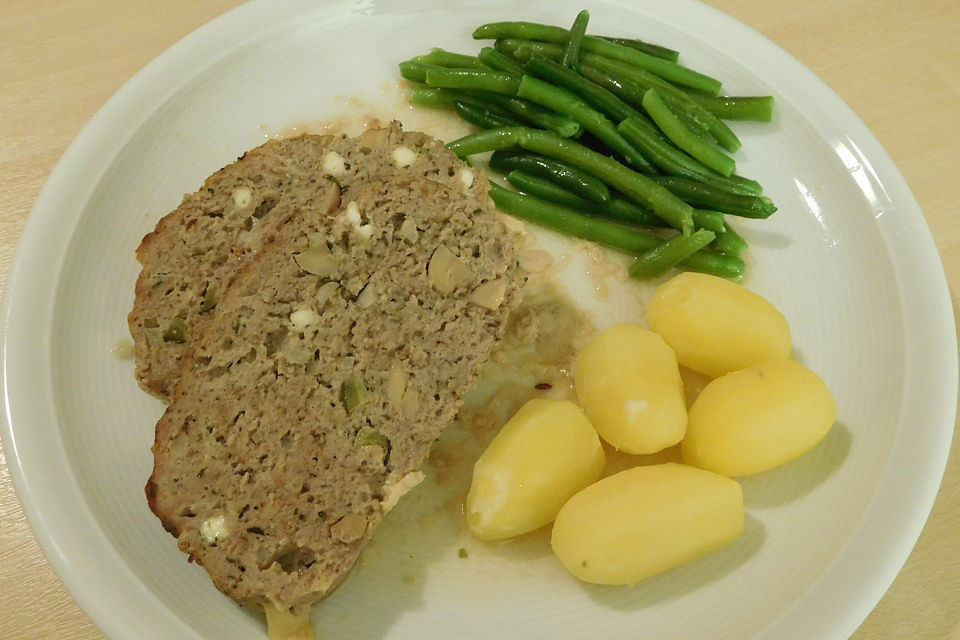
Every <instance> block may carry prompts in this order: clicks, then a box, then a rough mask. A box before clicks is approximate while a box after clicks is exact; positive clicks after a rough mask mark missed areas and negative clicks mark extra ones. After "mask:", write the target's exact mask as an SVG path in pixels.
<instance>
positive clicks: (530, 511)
mask: <svg viewBox="0 0 960 640" xmlns="http://www.w3.org/2000/svg"><path fill="white" fill-rule="evenodd" d="M603 462H604V455H603V447H601V445H600V439H599V438H598V437H597V432H596V431H595V430H594V428H593V427H592V426H591V425H590V422H589V421H588V420H587V417H586V416H585V415H583V411H581V410H580V407H578V406H577V405H575V404H574V403H572V402H570V401H567V400H530V401H529V402H527V403H526V404H525V405H523V407H521V408H520V410H519V411H518V412H517V413H516V414H515V415H514V416H513V417H512V418H510V420H509V421H508V422H507V424H505V425H504V426H503V428H502V429H501V430H500V433H498V434H497V436H496V437H495V438H494V439H493V441H492V442H491V443H490V446H488V447H487V449H486V450H485V451H484V452H483V453H482V454H481V455H480V458H479V459H478V460H477V464H476V466H475V467H474V468H473V483H472V484H471V485H470V493H469V494H467V524H468V526H469V527H470V531H471V532H472V533H473V535H475V536H476V537H478V538H480V539H481V540H497V539H501V538H509V537H511V536H516V535H520V534H521V533H526V532H528V531H533V530H534V529H538V528H539V527H542V526H543V525H545V524H549V523H550V522H552V521H553V519H554V518H555V517H556V515H557V512H558V511H559V510H560V507H561V506H563V503H564V502H566V501H567V500H568V499H569V498H570V496H572V495H573V494H575V493H576V492H577V491H580V489H583V488H584V487H586V486H587V485H589V484H590V483H591V482H593V481H595V480H596V479H597V478H599V477H600V472H601V471H602V470H603Z"/></svg>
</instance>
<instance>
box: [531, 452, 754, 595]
mask: <svg viewBox="0 0 960 640" xmlns="http://www.w3.org/2000/svg"><path fill="white" fill-rule="evenodd" d="M741 533H743V495H742V493H741V491H740V485H739V484H738V483H737V482H735V481H734V480H730V479H729V478H725V477H723V476H720V475H717V474H715V473H711V472H709V471H703V470H701V469H696V468H694V467H689V466H686V465H683V464H676V463H669V464H660V465H654V466H649V467H635V468H633V469H628V470H626V471H621V472H620V473H618V474H616V475H612V476H610V477H608V478H604V479H603V480H601V481H599V482H597V483H595V484H592V485H590V486H589V487H587V488H586V489H584V490H583V491H581V492H580V493H578V494H577V495H575V496H573V497H572V498H571V499H570V501H569V502H567V503H566V504H565V505H563V508H562V509H561V510H560V513H559V514H558V515H557V519H556V522H554V524H553V534H552V537H551V539H550V545H551V546H552V547H553V551H554V553H556V554H557V557H558V558H559V559H560V562H562V563H563V566H564V567H566V568H567V570H568V571H569V572H570V573H572V574H573V575H575V576H576V577H578V578H580V579H581V580H584V581H586V582H593V583H596V584H633V583H635V582H637V581H639V580H642V579H644V578H647V577H649V576H652V575H654V574H657V573H660V572H661V571H664V570H666V569H669V568H670V567H675V566H677V565H679V564H683V563H684V562H688V561H690V560H693V559H694V558H697V557H699V556H702V555H704V554H705V553H709V552H710V551H713V550H714V549H718V548H720V547H722V546H723V545H725V544H727V543H728V542H730V541H732V540H734V539H735V538H737V537H738V536H739V535H740V534H741Z"/></svg>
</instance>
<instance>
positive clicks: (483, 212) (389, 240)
mask: <svg viewBox="0 0 960 640" xmlns="http://www.w3.org/2000/svg"><path fill="white" fill-rule="evenodd" d="M478 177H479V176H478ZM320 188H322V187H320ZM343 205H344V206H342V207H341V209H340V210H339V211H337V212H336V214H335V215H333V216H331V215H329V214H328V213H327V211H326V210H325V209H324V208H323V207H320V208H318V209H315V210H304V211H301V212H300V215H297V216H291V217H287V218H286V219H284V220H282V221H281V222H280V224H279V227H278V232H277V235H276V237H275V239H274V240H273V241H272V242H270V243H268V244H267V245H265V246H264V248H263V250H262V251H261V252H260V253H259V255H257V256H256V257H255V258H254V259H253V260H251V261H250V262H249V264H248V265H247V266H246V267H244V269H243V270H242V271H241V272H240V273H239V274H238V275H237V277H236V279H235V280H234V282H233V284H232V285H231V286H230V288H229V289H228V290H227V291H226V292H225V294H224V295H223V298H222V299H221V301H220V304H219V306H218V312H217V314H216V315H215V316H214V317H213V318H212V320H211V321H210V322H209V323H208V324H207V326H206V327H205V328H204V331H203V334H202V335H201V336H200V337H199V338H198V340H197V342H196V343H195V344H194V346H193V354H192V361H191V362H189V363H188V364H187V365H186V366H185V367H184V370H183V373H182V377H181V378H180V381H179V383H178V385H177V387H176V389H175V392H174V394H173V399H172V403H171V405H170V406H169V407H168V408H167V410H166V413H165V414H164V415H163V417H162V418H161V420H160V421H159V423H158V424H157V429H156V441H155V444H154V447H153V451H154V469H153V475H152V476H151V477H150V480H149V481H148V483H147V487H146V493H147V497H148V500H149V503H150V507H151V509H152V510H153V512H154V513H155V514H156V515H157V516H158V517H159V518H160V519H161V521H162V522H163V524H164V526H165V527H166V529H167V530H168V531H170V532H171V533H172V534H173V535H174V536H176V537H177V538H178V545H179V547H180V549H181V550H182V551H184V552H185V553H188V554H190V557H191V558H192V559H194V560H196V561H197V562H198V563H200V564H201V565H203V567H204V568H206V570H207V572H208V573H209V574H210V577H211V578H212V579H213V582H214V583H215V584H216V586H217V587H218V588H219V589H220V590H221V591H223V592H224V593H226V594H228V595H230V596H231V597H233V598H235V599H236V600H238V601H239V602H241V603H244V604H246V605H248V606H253V607H263V606H266V605H268V604H271V605H273V606H276V607H281V608H292V609H293V610H294V611H297V610H300V611H301V612H302V609H303V608H304V607H307V606H309V605H310V604H311V603H313V602H315V601H317V600H319V599H320V598H322V597H324V596H325V595H326V594H327V593H329V592H330V590H331V589H332V588H333V587H334V586H335V585H336V584H337V583H338V581H339V580H340V579H341V578H343V577H344V575H345V574H346V573H347V572H348V571H349V569H350V568H351V567H352V566H353V564H354V562H355V561H356V559H357V557H358V555H359V554H360V552H361V550H362V549H363V547H364V545H365V544H366V542H367V540H368V539H369V538H370V536H371V535H372V534H373V532H374V530H375V529H376V527H377V525H378V523H379V522H380V521H381V519H382V518H383V516H384V514H385V513H386V512H387V511H389V509H390V508H391V507H392V506H393V504H394V503H395V502H396V500H397V499H398V498H399V497H400V496H401V495H402V494H403V493H405V492H406V491H408V490H409V489H410V488H412V487H413V486H414V485H416V483H417V482H419V481H420V479H421V478H422V474H420V473H419V472H418V471H417V470H418V468H419V467H420V465H421V464H422V462H423V461H424V458H425V457H426V456H427V454H428V452H429V449H430V446H431V444H432V443H433V442H434V441H435V440H436V438H437V437H438V436H439V435H440V433H441V431H442V429H443V428H444V427H445V426H446V425H447V424H448V423H449V422H451V420H452V419H453V417H454V415H455V414H456V412H457V410H458V409H459V407H460V406H461V403H462V398H463V395H464V393H465V392H466V391H467V390H469V389H470V387H471V386H472V385H473V383H474V381H475V378H476V375H477V374H478V370H479V368H480V366H481V365H482V363H483V362H484V360H485V359H486V358H487V356H488V355H489V353H490V350H491V348H492V347H493V346H494V344H495V343H496V342H497V340H498V339H499V336H500V334H501V330H502V327H503V325H504V321H505V319H506V317H507V314H508V313H509V312H510V310H511V309H513V308H514V306H515V305H516V303H517V302H518V301H519V298H520V287H521V285H522V276H521V275H520V272H519V270H518V268H517V266H516V262H517V261H516V256H515V250H514V246H513V242H512V239H511V237H510V235H509V233H508V232H507V231H506V229H505V228H504V226H503V224H502V222H501V221H500V219H499V214H497V213H496V212H495V211H494V210H492V209H491V208H488V206H487V205H486V204H482V205H481V204H478V203H477V202H476V201H475V199H473V198H469V197H464V196H463V195H462V193H458V192H457V191H454V190H453V189H451V188H449V187H447V186H444V185H442V184H440V183H438V182H435V181H433V180H428V179H424V178H422V177H419V178H418V177H409V176H407V177H398V178H394V179H392V180H389V181H385V182H377V183H374V184H372V185H370V186H369V187H367V188H366V190H364V191H363V192H362V194H358V195H357V197H356V198H355V200H350V201H347V200H344V203H343Z"/></svg>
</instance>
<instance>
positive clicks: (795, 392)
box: [681, 360, 837, 476]
mask: <svg viewBox="0 0 960 640" xmlns="http://www.w3.org/2000/svg"><path fill="white" fill-rule="evenodd" d="M836 415H837V407H836V404H835V403H834V400H833V396H832V395H830V390H829V389H827V385H825V384H824V383H823V380H821V379H820V377H819V376H818V375H817V374H815V373H814V372H813V371H810V370H809V369H807V368H806V367H805V366H803V365H802V364H800V363H798V362H794V361H793V360H774V361H772V362H765V363H763V364H761V365H758V366H756V367H750V368H749V369H744V370H742V371H735V372H733V373H728V374H727V375H725V376H722V377H720V378H717V379H715V380H712V381H711V382H710V383H709V384H708V385H707V386H706V387H705V388H704V390H703V392H702V393H701V394H700V396H699V397H698V398H697V399H696V401H694V403H693V406H692V407H691V408H690V422H689V424H688V426H687V435H686V436H685V437H684V439H683V444H682V445H681V449H682V451H683V460H684V462H686V463H687V464H692V465H694V466H697V467H700V468H702V469H709V470H710V471H715V472H716V473H722V474H723V475H727V476H745V475H748V474H751V473H759V472H760V471H766V470H767V469H770V468H772V467H775V466H777V465H780V464H783V463H784V462H789V461H790V460H793V459H794V458H798V457H800V456H801V455H803V454H804V453H806V452H807V451H809V450H810V449H812V448H813V447H814V446H815V445H816V444H817V443H818V442H820V440H822V439H823V437H824V436H825V435H826V434H827V432H828V431H829V430H830V427H831V425H833V421H834V420H835V419H836Z"/></svg>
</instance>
